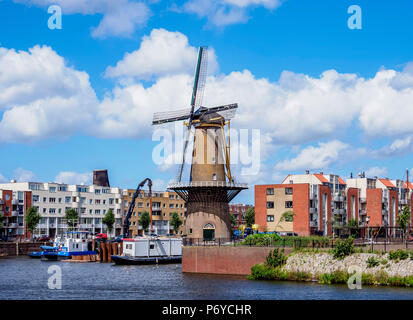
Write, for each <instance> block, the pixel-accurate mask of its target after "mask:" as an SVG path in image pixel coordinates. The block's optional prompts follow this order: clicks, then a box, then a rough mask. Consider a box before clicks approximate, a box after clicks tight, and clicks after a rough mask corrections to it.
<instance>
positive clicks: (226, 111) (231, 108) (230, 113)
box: [203, 103, 238, 120]
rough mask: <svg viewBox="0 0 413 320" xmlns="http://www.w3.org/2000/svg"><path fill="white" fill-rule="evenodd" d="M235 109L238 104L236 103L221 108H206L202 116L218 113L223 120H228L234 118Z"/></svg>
mask: <svg viewBox="0 0 413 320" xmlns="http://www.w3.org/2000/svg"><path fill="white" fill-rule="evenodd" d="M237 108H238V104H236V103H233V104H227V105H223V106H218V107H212V108H208V109H207V110H206V111H204V112H203V114H205V115H207V114H211V113H218V114H219V115H220V116H222V117H223V118H224V119H225V120H230V119H232V118H234V117H235V113H236V111H237Z"/></svg>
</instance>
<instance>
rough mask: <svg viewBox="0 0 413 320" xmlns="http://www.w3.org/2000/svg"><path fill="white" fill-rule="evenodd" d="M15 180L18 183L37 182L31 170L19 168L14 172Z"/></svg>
mask: <svg viewBox="0 0 413 320" xmlns="http://www.w3.org/2000/svg"><path fill="white" fill-rule="evenodd" d="M13 179H14V180H16V181H17V182H30V181H35V180H36V175H35V174H34V173H33V172H32V171H30V170H26V169H23V168H21V167H19V168H17V169H16V170H14V172H13Z"/></svg>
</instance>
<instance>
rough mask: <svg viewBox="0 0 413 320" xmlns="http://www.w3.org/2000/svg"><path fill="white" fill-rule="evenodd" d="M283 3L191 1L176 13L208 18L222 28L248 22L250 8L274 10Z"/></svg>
mask: <svg viewBox="0 0 413 320" xmlns="http://www.w3.org/2000/svg"><path fill="white" fill-rule="evenodd" d="M281 3H282V1H281V0H189V1H186V2H185V3H184V5H183V6H182V7H180V8H178V9H176V11H182V12H187V13H191V14H196V15H197V16H198V17H200V18H207V19H208V21H209V23H211V24H213V25H216V26H219V27H222V26H227V25H231V24H235V23H245V22H246V21H248V19H249V15H248V12H249V9H250V8H254V7H261V6H262V7H264V8H266V9H269V10H273V9H276V8H278V7H279V6H280V5H281Z"/></svg>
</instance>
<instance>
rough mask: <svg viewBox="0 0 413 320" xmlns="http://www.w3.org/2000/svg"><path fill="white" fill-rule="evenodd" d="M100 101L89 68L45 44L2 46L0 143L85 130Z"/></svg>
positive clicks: (25, 140) (91, 120)
mask: <svg viewBox="0 0 413 320" xmlns="http://www.w3.org/2000/svg"><path fill="white" fill-rule="evenodd" d="M97 106H98V100H97V98H96V95H95V92H94V90H93V89H92V87H91V85H90V82H89V75H88V74H87V73H86V72H81V71H77V70H74V69H73V68H70V67H67V66H66V64H65V61H64V59H63V58H62V57H61V56H59V55H58V54H57V53H56V52H55V51H53V50H52V49H51V48H50V47H47V46H42V47H41V46H35V47H33V48H31V49H29V50H28V51H15V50H13V49H10V50H9V49H6V48H0V111H3V112H4V113H3V116H2V119H1V121H0V142H30V141H34V140H39V139H44V138H60V137H67V136H70V135H71V134H73V133H74V132H76V131H82V128H84V127H85V125H87V124H88V123H90V122H93V114H94V113H95V112H96V108H97Z"/></svg>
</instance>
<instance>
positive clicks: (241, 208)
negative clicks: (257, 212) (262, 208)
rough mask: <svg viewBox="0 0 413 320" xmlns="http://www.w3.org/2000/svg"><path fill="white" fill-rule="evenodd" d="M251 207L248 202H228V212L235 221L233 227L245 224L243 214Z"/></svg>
mask: <svg viewBox="0 0 413 320" xmlns="http://www.w3.org/2000/svg"><path fill="white" fill-rule="evenodd" d="M251 207H252V208H253V207H254V206H251V205H249V204H242V203H230V204H229V213H230V214H232V215H233V216H234V218H235V220H236V221H237V223H236V225H235V228H238V227H239V226H240V225H242V224H245V214H246V213H247V210H248V209H249V208H251Z"/></svg>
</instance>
